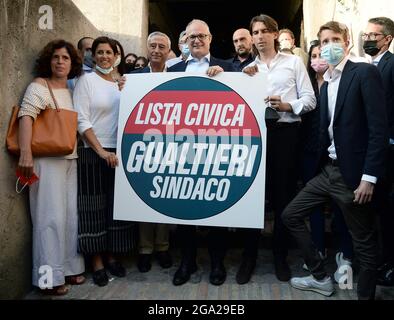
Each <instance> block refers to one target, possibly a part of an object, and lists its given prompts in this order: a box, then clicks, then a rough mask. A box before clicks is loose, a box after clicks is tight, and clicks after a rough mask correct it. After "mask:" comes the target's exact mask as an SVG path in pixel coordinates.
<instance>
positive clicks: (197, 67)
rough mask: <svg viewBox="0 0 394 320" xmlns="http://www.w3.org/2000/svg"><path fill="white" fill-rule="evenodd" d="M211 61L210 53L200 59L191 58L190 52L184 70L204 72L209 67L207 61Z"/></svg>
mask: <svg viewBox="0 0 394 320" xmlns="http://www.w3.org/2000/svg"><path fill="white" fill-rule="evenodd" d="M210 61H211V54H210V53H208V54H207V55H206V56H205V57H202V58H201V59H197V58H193V57H192V55H191V54H190V55H189V57H188V58H187V59H186V64H187V65H186V70H185V71H186V72H196V73H205V72H207V70H208V68H209V62H210Z"/></svg>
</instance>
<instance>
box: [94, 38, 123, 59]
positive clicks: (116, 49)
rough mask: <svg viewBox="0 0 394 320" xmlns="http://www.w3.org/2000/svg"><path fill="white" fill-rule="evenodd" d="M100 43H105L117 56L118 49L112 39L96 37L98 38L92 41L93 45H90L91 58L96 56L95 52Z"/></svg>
mask: <svg viewBox="0 0 394 320" xmlns="http://www.w3.org/2000/svg"><path fill="white" fill-rule="evenodd" d="M102 43H107V44H108V45H109V46H110V47H111V49H112V51H113V52H114V54H118V48H117V47H116V42H115V40H114V39H111V38H108V37H98V38H96V39H94V41H93V44H92V55H93V56H94V55H95V54H96V50H97V47H98V46H99V44H102Z"/></svg>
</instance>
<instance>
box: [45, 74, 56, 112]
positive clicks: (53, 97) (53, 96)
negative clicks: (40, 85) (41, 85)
mask: <svg viewBox="0 0 394 320" xmlns="http://www.w3.org/2000/svg"><path fill="white" fill-rule="evenodd" d="M45 82H46V84H47V86H48V89H49V93H50V94H51V97H52V100H53V102H54V103H55V107H56V111H58V112H59V111H60V108H59V105H58V104H57V101H56V98H55V95H54V94H53V91H52V88H51V85H50V84H49V82H48V80H47V79H45Z"/></svg>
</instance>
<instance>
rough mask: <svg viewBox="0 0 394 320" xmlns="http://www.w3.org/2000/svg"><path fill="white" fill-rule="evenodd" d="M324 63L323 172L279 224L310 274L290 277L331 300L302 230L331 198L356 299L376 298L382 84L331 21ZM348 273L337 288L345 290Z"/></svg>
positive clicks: (322, 34)
mask: <svg viewBox="0 0 394 320" xmlns="http://www.w3.org/2000/svg"><path fill="white" fill-rule="evenodd" d="M318 36H319V38H320V43H321V56H322V58H323V59H325V60H327V62H328V64H329V69H328V70H327V72H326V73H325V74H324V80H325V81H326V82H325V83H324V84H323V86H322V88H321V97H320V99H321V101H320V103H321V105H320V107H321V129H320V146H321V148H320V152H319V154H320V159H321V165H323V166H322V170H321V172H320V173H319V174H318V175H317V176H316V177H315V178H314V179H312V180H310V181H309V182H308V184H307V185H306V186H305V187H304V189H302V190H301V192H300V193H299V194H298V195H297V196H296V197H295V198H294V200H293V201H292V202H291V203H290V204H289V205H288V206H287V208H286V209H285V211H284V212H283V215H282V219H283V222H284V224H285V225H286V226H287V227H288V228H289V230H290V232H291V233H292V235H293V236H294V238H295V239H296V241H297V243H298V245H299V247H300V249H301V251H302V255H303V258H304V260H305V262H306V265H307V266H308V269H309V270H310V271H311V273H312V275H311V276H308V277H302V278H292V279H291V285H292V286H293V287H294V288H297V289H301V290H309V291H315V292H318V293H321V294H323V295H326V296H330V295H331V294H333V292H334V286H333V283H332V280H331V278H330V277H329V276H328V275H327V273H326V271H325V269H324V265H323V261H322V260H321V258H320V256H319V254H318V251H317V249H316V247H315V246H314V244H313V242H312V240H311V236H310V233H309V231H308V229H307V226H306V224H305V218H307V217H308V216H309V215H310V214H311V212H312V210H313V209H314V208H316V207H317V206H319V205H321V204H322V203H324V202H326V201H327V200H329V199H332V200H334V201H335V202H336V203H337V204H338V206H339V207H340V208H341V210H342V212H343V215H344V218H345V221H346V224H347V226H348V228H349V231H350V234H351V235H352V239H353V245H354V250H355V253H356V254H357V255H358V258H359V261H360V274H359V280H358V286H357V295H358V298H359V299H373V298H374V297H375V288H376V276H377V239H376V228H375V223H374V222H375V213H374V210H373V208H372V206H371V200H372V196H373V194H374V188H375V184H376V182H377V181H378V180H379V179H381V178H382V177H383V176H384V174H385V166H386V163H385V157H386V151H387V141H388V139H389V137H388V125H387V115H386V106H385V101H384V100H382V97H383V96H384V90H383V84H382V78H381V76H380V74H379V71H378V70H377V69H376V68H375V67H374V66H372V65H370V64H366V63H353V62H351V61H350V60H349V59H348V57H347V56H346V52H347V50H348V46H349V39H348V35H347V31H346V26H344V25H342V24H340V23H338V22H335V21H330V22H328V23H326V24H325V25H323V26H321V27H320V31H319V33H318ZM351 275H352V272H347V273H346V274H345V276H344V277H342V278H341V279H340V283H339V285H340V287H341V288H343V285H345V286H346V287H347V288H349V286H350V285H352V281H353V279H352V278H350V279H349V277H350V276H351Z"/></svg>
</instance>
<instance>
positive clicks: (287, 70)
mask: <svg viewBox="0 0 394 320" xmlns="http://www.w3.org/2000/svg"><path fill="white" fill-rule="evenodd" d="M250 29H251V33H252V39H253V45H254V46H255V48H256V49H257V51H258V55H257V57H256V59H255V61H254V62H252V63H251V64H250V65H249V66H247V67H246V68H245V69H244V70H243V71H244V72H246V73H247V74H249V75H253V74H255V73H256V72H262V73H265V74H266V75H267V78H268V80H269V81H268V87H267V93H268V96H267V97H262V98H263V99H264V101H265V103H266V104H267V105H268V106H269V107H271V108H272V109H274V110H275V111H276V112H277V113H278V117H279V119H278V120H267V121H266V123H267V168H266V172H267V178H266V179H267V182H266V185H267V196H266V197H267V198H268V200H269V202H270V204H271V205H272V208H273V210H274V211H275V222H274V234H273V238H274V239H273V254H274V264H275V274H276V276H277V278H278V279H279V280H280V281H288V280H290V277H291V273H290V268H289V266H288V264H287V262H286V257H287V254H288V245H289V238H288V236H289V234H288V230H287V229H286V227H285V226H284V225H283V222H282V220H281V218H280V217H281V214H282V211H283V210H284V209H285V207H286V206H287V205H288V204H289V202H290V201H291V200H292V199H293V198H294V196H295V193H296V186H297V143H298V131H299V124H300V122H301V117H300V115H301V114H303V113H305V112H308V111H311V110H313V109H314V108H315V107H316V98H315V93H314V91H313V88H312V84H311V81H310V79H309V76H308V73H307V71H306V69H305V66H304V64H303V62H302V60H301V59H300V58H299V57H297V56H294V55H288V54H284V53H280V52H278V50H279V42H278V37H279V30H278V24H277V22H276V21H275V20H274V19H272V18H271V17H269V16H267V15H259V16H256V17H254V18H252V20H251V23H250ZM251 233H254V234H255V238H256V241H255V242H257V241H258V236H259V233H256V232H255V231H254V232H253V231H251ZM248 243H250V244H251V243H253V241H248ZM254 250H257V247H255V249H254ZM245 251H248V248H245ZM249 260H250V258H249ZM250 266H251V267H254V265H253V261H252V262H251V261H248V258H247V257H245V256H244V261H243V262H242V264H241V266H240V269H239V272H238V274H237V278H242V274H243V273H245V274H246V275H248V273H250V272H251V271H252V270H251V269H253V268H251V267H250ZM246 278H247V277H246ZM237 281H238V279H237Z"/></svg>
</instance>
